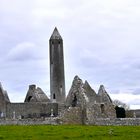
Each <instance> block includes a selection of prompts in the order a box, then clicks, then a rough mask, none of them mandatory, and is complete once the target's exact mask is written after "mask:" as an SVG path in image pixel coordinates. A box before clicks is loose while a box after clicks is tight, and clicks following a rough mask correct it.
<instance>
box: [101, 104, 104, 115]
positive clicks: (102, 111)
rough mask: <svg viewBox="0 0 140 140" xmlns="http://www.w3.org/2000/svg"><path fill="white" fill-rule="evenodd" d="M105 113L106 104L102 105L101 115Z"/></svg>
mask: <svg viewBox="0 0 140 140" xmlns="http://www.w3.org/2000/svg"><path fill="white" fill-rule="evenodd" d="M104 112H105V106H104V104H101V113H104Z"/></svg>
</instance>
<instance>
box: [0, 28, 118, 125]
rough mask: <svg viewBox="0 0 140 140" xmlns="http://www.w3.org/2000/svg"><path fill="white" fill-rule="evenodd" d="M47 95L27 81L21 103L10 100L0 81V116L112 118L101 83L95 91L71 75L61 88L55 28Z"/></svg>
mask: <svg viewBox="0 0 140 140" xmlns="http://www.w3.org/2000/svg"><path fill="white" fill-rule="evenodd" d="M49 52H50V99H49V98H48V97H47V95H46V94H45V93H44V92H43V90H42V89H41V88H39V87H36V85H30V86H29V90H28V91H27V95H26V97H25V101H24V102H23V103H11V102H10V100H9V97H8V94H7V92H6V91H5V90H4V89H3V88H2V85H0V118H7V119H28V118H47V117H54V118H55V117H57V118H59V120H61V122H62V123H75V122H76V123H80V124H81V123H82V124H83V123H85V122H91V121H93V120H94V119H96V118H116V112H115V107H114V105H113V103H112V100H111V98H110V96H109V95H108V93H107V92H106V90H105V87H104V86H103V85H101V86H100V88H99V91H98V93H96V92H95V91H94V89H92V87H91V86H90V85H89V83H88V82H87V81H85V82H83V81H82V80H81V79H80V78H79V77H78V76H75V77H74V80H73V82H72V86H71V88H70V91H69V93H68V95H67V96H66V91H65V73H64V54H63V40H62V37H61V35H60V34H59V32H58V30H57V28H55V29H54V31H53V33H52V35H51V37H50V40H49Z"/></svg>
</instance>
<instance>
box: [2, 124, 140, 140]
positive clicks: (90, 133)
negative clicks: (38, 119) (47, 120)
mask: <svg viewBox="0 0 140 140" xmlns="http://www.w3.org/2000/svg"><path fill="white" fill-rule="evenodd" d="M139 139H140V126H74V125H71V126H68V125H64V126H50V125H36V126H0V140H139Z"/></svg>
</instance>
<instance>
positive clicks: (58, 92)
mask: <svg viewBox="0 0 140 140" xmlns="http://www.w3.org/2000/svg"><path fill="white" fill-rule="evenodd" d="M49 50H50V92H51V101H52V102H58V103H64V102H65V74H64V56H63V40H62V37H61V35H60V34H59V32H58V30H57V28H55V29H54V31H53V33H52V35H51V37H50V40H49Z"/></svg>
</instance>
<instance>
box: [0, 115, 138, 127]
mask: <svg viewBox="0 0 140 140" xmlns="http://www.w3.org/2000/svg"><path fill="white" fill-rule="evenodd" d="M68 122H69V121H67V123H68ZM45 124H46V125H60V124H66V120H65V123H64V122H63V121H62V118H59V117H49V118H44V119H0V125H45ZM80 124H81V123H80ZM86 125H102V126H109V125H112V126H121V125H123V126H138V125H140V118H123V119H122V118H121V119H110V118H106V119H94V121H92V122H86Z"/></svg>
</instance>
